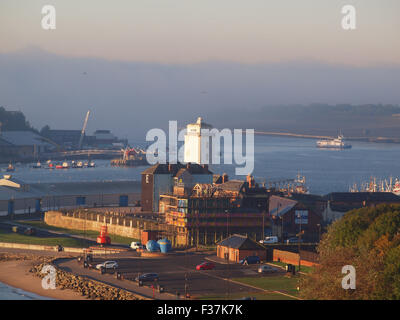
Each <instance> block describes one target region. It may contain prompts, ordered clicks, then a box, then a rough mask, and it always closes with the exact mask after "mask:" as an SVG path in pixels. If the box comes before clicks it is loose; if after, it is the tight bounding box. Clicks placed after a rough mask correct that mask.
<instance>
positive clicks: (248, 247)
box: [217, 234, 267, 262]
mask: <svg viewBox="0 0 400 320" xmlns="http://www.w3.org/2000/svg"><path fill="white" fill-rule="evenodd" d="M217 256H218V257H219V258H221V259H226V260H228V259H229V261H233V262H239V261H240V260H242V259H244V258H246V257H248V256H258V257H259V258H260V260H261V261H266V257H267V250H266V248H265V247H264V246H262V245H261V244H259V243H257V242H255V241H253V240H251V239H249V238H248V237H247V236H243V235H240V234H234V235H232V236H230V237H228V238H226V239H224V240H222V241H220V242H218V243H217Z"/></svg>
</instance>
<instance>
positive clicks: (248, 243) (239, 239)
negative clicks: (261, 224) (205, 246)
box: [217, 234, 265, 250]
mask: <svg viewBox="0 0 400 320" xmlns="http://www.w3.org/2000/svg"><path fill="white" fill-rule="evenodd" d="M217 245H219V246H223V247H229V248H233V249H240V250H257V249H258V250H260V249H261V250H263V249H265V247H264V246H262V245H261V244H259V243H257V242H255V241H253V240H251V239H249V238H248V237H247V236H244V235H241V234H234V235H232V236H230V237H228V238H226V239H223V240H221V241H220V242H218V243H217Z"/></svg>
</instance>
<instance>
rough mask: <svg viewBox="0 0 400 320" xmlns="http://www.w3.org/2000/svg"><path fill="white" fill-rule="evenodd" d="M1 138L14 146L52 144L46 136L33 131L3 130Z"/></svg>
mask: <svg viewBox="0 0 400 320" xmlns="http://www.w3.org/2000/svg"><path fill="white" fill-rule="evenodd" d="M1 139H3V140H5V141H6V142H8V143H10V144H12V145H14V146H33V145H37V146H51V144H50V143H48V142H46V141H45V138H44V137H42V136H40V135H38V134H36V133H35V132H32V131H2V133H1Z"/></svg>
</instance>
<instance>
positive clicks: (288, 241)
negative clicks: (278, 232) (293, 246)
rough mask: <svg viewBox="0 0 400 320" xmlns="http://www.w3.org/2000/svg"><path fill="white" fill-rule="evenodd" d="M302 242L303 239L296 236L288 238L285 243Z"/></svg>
mask: <svg viewBox="0 0 400 320" xmlns="http://www.w3.org/2000/svg"><path fill="white" fill-rule="evenodd" d="M302 242H303V239H299V238H296V237H293V238H289V239H287V240H286V243H302Z"/></svg>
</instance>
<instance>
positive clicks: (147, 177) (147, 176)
mask: <svg viewBox="0 0 400 320" xmlns="http://www.w3.org/2000/svg"><path fill="white" fill-rule="evenodd" d="M146 183H150V178H149V175H148V174H146Z"/></svg>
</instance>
